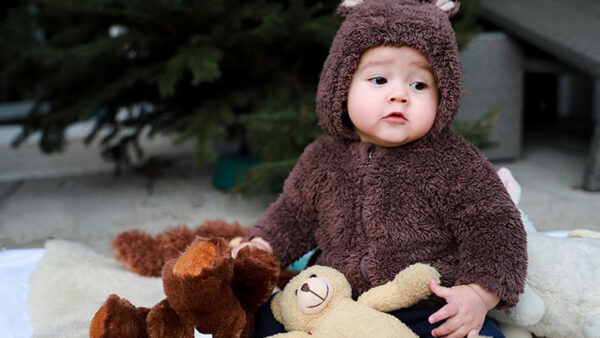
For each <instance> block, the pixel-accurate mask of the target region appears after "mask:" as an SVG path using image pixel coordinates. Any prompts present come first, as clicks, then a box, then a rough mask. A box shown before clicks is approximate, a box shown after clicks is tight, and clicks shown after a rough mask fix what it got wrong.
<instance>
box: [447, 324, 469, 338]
mask: <svg viewBox="0 0 600 338" xmlns="http://www.w3.org/2000/svg"><path fill="white" fill-rule="evenodd" d="M467 332H469V329H468V328H467V327H466V326H461V327H459V328H458V329H457V330H456V331H454V332H452V333H451V334H449V335H448V336H446V338H463V337H464V336H466V335H467Z"/></svg>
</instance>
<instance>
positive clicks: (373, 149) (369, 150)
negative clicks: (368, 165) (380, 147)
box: [367, 145, 375, 160]
mask: <svg viewBox="0 0 600 338" xmlns="http://www.w3.org/2000/svg"><path fill="white" fill-rule="evenodd" d="M374 152H375V146H374V145H372V146H370V147H369V149H368V150H367V158H368V159H369V160H370V159H372V158H373V153H374Z"/></svg>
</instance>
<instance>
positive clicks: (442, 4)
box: [429, 0, 460, 18]
mask: <svg viewBox="0 0 600 338" xmlns="http://www.w3.org/2000/svg"><path fill="white" fill-rule="evenodd" d="M429 2H431V3H433V4H435V5H436V6H437V7H438V8H439V9H441V10H442V11H444V12H445V13H446V15H448V17H449V18H451V17H453V16H454V15H456V13H458V10H459V9H460V1H458V0H429Z"/></svg>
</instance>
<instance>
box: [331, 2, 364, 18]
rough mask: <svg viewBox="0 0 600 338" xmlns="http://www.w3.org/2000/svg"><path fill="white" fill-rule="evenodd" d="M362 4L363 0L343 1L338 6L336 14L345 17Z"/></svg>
mask: <svg viewBox="0 0 600 338" xmlns="http://www.w3.org/2000/svg"><path fill="white" fill-rule="evenodd" d="M362 3H363V0H344V1H342V3H341V4H340V5H339V6H338V8H337V12H338V14H339V15H341V16H343V17H346V16H347V15H348V14H350V12H352V10H353V9H354V7H356V6H358V5H360V4H362Z"/></svg>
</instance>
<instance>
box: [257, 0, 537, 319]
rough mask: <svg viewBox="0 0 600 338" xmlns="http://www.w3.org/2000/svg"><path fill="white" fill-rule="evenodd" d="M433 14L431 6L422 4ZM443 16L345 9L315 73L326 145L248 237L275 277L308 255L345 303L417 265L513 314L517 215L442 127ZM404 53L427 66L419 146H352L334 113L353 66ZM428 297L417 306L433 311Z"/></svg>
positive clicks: (314, 150) (449, 81)
mask: <svg viewBox="0 0 600 338" xmlns="http://www.w3.org/2000/svg"><path fill="white" fill-rule="evenodd" d="M433 2H435V0H433ZM457 9H458V4H456V6H455V7H454V8H452V9H451V10H450V11H449V12H445V11H444V10H442V9H440V8H438V7H437V6H435V5H434V4H433V3H428V2H426V3H421V2H418V1H414V0H364V1H362V2H361V1H360V0H352V1H349V0H347V1H346V2H345V3H344V4H342V5H341V6H340V8H339V10H338V12H339V13H340V14H342V15H344V16H345V17H346V19H345V20H344V22H343V23H342V26H341V27H340V29H339V31H338V33H337V35H336V37H335V39H334V41H333V44H332V46H331V50H330V52H329V56H328V58H327V60H326V61H325V65H324V67H323V71H322V73H321V79H320V82H319V88H318V94H317V114H318V117H319V123H320V125H321V127H322V129H323V130H324V132H325V134H324V135H323V136H322V137H320V138H319V139H317V140H316V141H314V142H313V143H312V144H310V145H309V146H308V147H306V149H305V150H304V153H303V154H302V155H301V157H300V159H299V160H298V163H297V164H296V166H295V168H294V169H293V171H292V172H291V173H290V175H289V177H288V178H287V180H286V182H285V185H284V190H283V193H282V194H281V195H280V196H279V198H278V199H277V201H276V202H274V203H273V204H272V205H271V206H270V207H269V208H268V210H267V211H266V213H265V215H264V216H263V218H262V219H260V220H259V221H258V223H257V225H256V226H255V228H254V229H253V230H252V232H251V234H250V236H251V237H257V236H258V237H262V238H263V239H265V240H266V241H267V242H269V243H270V244H271V246H272V247H273V250H274V253H275V255H276V256H277V258H279V260H280V262H281V265H282V266H287V265H289V264H290V263H292V262H293V261H294V260H296V259H297V258H299V257H300V256H301V255H302V254H304V253H306V252H308V251H309V250H311V249H313V248H314V247H317V246H318V247H319V248H320V250H321V252H322V254H321V255H320V256H319V258H318V260H317V264H320V265H327V266H331V267H333V268H336V269H338V270H339V271H341V272H342V273H344V275H346V277H347V278H348V280H349V281H350V283H351V285H352V288H353V294H354V296H357V295H360V294H361V293H363V292H364V291H366V290H368V289H369V288H371V287H374V286H378V285H381V284H384V283H386V282H388V281H390V280H391V279H393V278H394V276H395V275H396V274H397V273H398V272H399V271H400V270H402V269H404V268H406V267H407V266H409V265H411V264H413V263H417V262H422V263H428V264H431V265H432V266H434V267H435V268H437V269H438V270H439V272H440V273H441V275H442V283H441V284H442V285H444V286H452V285H461V284H469V283H476V284H479V285H480V286H482V287H484V288H485V289H487V290H489V291H491V292H493V293H494V294H496V295H497V296H498V297H499V298H500V300H501V301H500V304H499V307H500V308H504V307H507V306H511V305H514V304H516V302H517V300H518V295H519V293H521V292H522V291H523V286H524V280H525V274H526V269H527V253H526V235H525V231H524V229H523V225H522V223H521V220H520V216H519V212H518V210H517V209H516V207H515V206H514V204H513V203H512V201H511V199H510V197H509V195H508V193H507V192H506V190H505V189H504V187H503V185H502V183H501V181H500V179H499V178H498V176H497V175H496V171H495V168H494V167H493V166H492V165H491V164H490V163H489V162H488V161H487V160H486V159H485V157H484V156H483V155H482V154H480V153H479V151H478V150H477V149H476V148H475V147H474V146H473V145H471V144H470V143H468V142H467V141H465V140H464V139H463V138H462V137H461V136H460V135H458V134H456V133H455V132H453V131H451V130H450V128H449V126H450V124H451V122H452V119H453V118H454V115H455V114H456V111H457V110H458V106H459V103H460V95H461V90H462V72H461V63H460V57H459V53H458V50H457V46H456V41H455V37H454V31H453V29H452V26H451V24H450V21H449V16H451V15H453V14H454V13H456V11H457ZM383 45H386V46H410V47H412V48H415V49H417V50H418V51H420V52H421V53H422V54H423V55H425V56H426V57H427V59H428V60H429V63H430V65H431V66H432V69H433V71H434V77H435V79H436V81H437V84H438V88H439V91H440V103H439V107H438V113H437V116H436V120H435V122H434V124H433V126H432V128H431V130H430V131H429V132H428V134H427V135H425V136H424V137H422V138H421V139H419V140H417V141H415V142H412V143H409V144H406V145H403V146H400V147H390V148H386V147H379V146H376V145H373V144H368V143H365V142H361V141H360V139H359V138H358V136H357V135H356V134H355V133H354V131H353V130H352V126H351V125H350V124H349V123H348V117H347V113H346V112H345V105H346V102H345V101H346V98H347V95H348V88H349V86H350V82H351V80H352V75H353V74H354V72H355V71H356V68H357V66H358V63H359V60H360V56H361V54H362V53H363V52H364V51H366V50H367V49H369V48H372V47H375V46H383ZM441 303H443V300H442V299H439V298H437V297H435V296H432V297H431V299H430V300H429V301H426V302H423V303H422V304H421V305H432V304H441Z"/></svg>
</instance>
